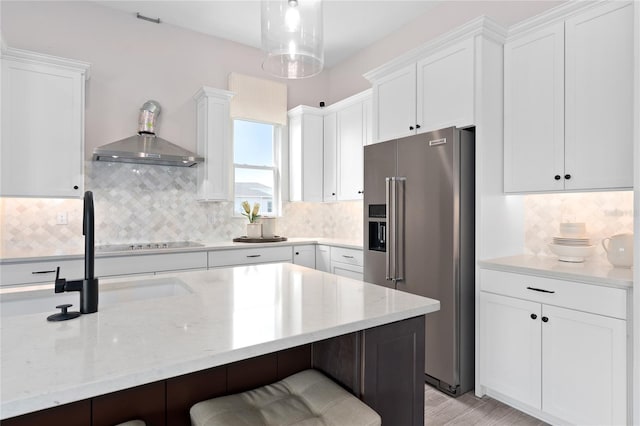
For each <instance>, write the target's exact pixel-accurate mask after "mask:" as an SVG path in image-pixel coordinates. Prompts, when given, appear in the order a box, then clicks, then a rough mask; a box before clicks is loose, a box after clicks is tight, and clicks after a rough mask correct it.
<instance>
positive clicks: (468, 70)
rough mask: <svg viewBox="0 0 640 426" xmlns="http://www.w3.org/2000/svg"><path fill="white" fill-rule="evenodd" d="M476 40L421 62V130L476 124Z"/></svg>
mask: <svg viewBox="0 0 640 426" xmlns="http://www.w3.org/2000/svg"><path fill="white" fill-rule="evenodd" d="M473 43H474V39H472V38H470V39H468V40H465V41H464V42H462V43H458V44H456V45H454V46H451V47H448V48H446V49H443V50H442V51H440V52H437V53H435V54H433V55H431V56H429V57H428V58H425V59H423V60H421V61H419V62H418V63H417V68H416V71H417V75H416V81H417V93H418V96H417V102H418V103H417V121H416V124H417V125H419V126H420V128H419V129H417V132H418V133H422V132H428V131H432V130H438V129H442V128H444V127H451V126H457V127H464V126H469V125H472V124H473V122H474V119H473V110H474V105H473V101H474V92H473V87H474V81H473V78H474V54H473V52H474V48H473Z"/></svg>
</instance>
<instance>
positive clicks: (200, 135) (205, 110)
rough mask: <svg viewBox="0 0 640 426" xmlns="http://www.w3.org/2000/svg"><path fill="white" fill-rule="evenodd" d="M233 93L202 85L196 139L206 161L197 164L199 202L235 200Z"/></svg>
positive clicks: (198, 99) (197, 102)
mask: <svg viewBox="0 0 640 426" xmlns="http://www.w3.org/2000/svg"><path fill="white" fill-rule="evenodd" d="M232 97H233V93H232V92H228V91H226V90H220V89H213V88H210V87H203V88H201V89H200V90H198V92H197V93H196V94H195V95H194V96H193V98H194V99H195V101H196V141H197V147H198V148H197V149H198V154H199V155H201V156H203V157H204V163H202V164H198V166H197V173H198V180H197V194H198V195H197V199H198V201H227V200H231V199H232V195H231V194H232V189H231V182H233V176H232V173H233V142H232V139H231V118H230V117H229V102H230V101H231V98H232Z"/></svg>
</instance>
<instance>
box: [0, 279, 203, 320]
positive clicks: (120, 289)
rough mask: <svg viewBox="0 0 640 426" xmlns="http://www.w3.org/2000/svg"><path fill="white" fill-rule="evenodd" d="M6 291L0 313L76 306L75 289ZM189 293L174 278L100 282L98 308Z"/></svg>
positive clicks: (51, 311) (21, 312) (76, 308)
mask: <svg viewBox="0 0 640 426" xmlns="http://www.w3.org/2000/svg"><path fill="white" fill-rule="evenodd" d="M37 287H38V288H37V289H34V290H25V291H19V290H18V289H15V288H14V289H12V290H15V291H11V292H6V293H3V294H0V317H11V316H16V315H28V314H36V313H40V312H42V313H45V312H46V313H55V312H57V311H58V310H57V309H56V305H62V304H65V303H71V304H73V306H72V307H71V308H70V310H71V311H77V310H79V303H80V300H79V298H78V297H79V295H78V293H77V292H73V293H60V294H55V293H54V292H53V288H47V289H43V288H42V287H43V286H37ZM190 293H192V291H191V289H190V288H189V286H188V285H187V284H185V283H184V282H183V281H181V280H180V279H178V278H173V277H166V278H149V279H139V280H135V281H121V282H116V283H108V284H100V299H99V308H105V307H108V306H113V305H118V304H121V303H129V302H135V301H140V300H148V299H157V298H163V297H173V296H181V295H185V294H190Z"/></svg>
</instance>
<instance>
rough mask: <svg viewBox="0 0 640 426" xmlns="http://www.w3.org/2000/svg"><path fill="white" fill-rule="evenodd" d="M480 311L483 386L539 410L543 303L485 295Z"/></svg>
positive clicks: (481, 298) (482, 298)
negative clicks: (541, 304)
mask: <svg viewBox="0 0 640 426" xmlns="http://www.w3.org/2000/svg"><path fill="white" fill-rule="evenodd" d="M480 312H481V316H482V317H481V320H480V323H481V324H482V328H481V329H480V342H481V348H482V353H481V356H480V360H481V365H480V372H481V375H482V378H481V381H482V384H483V385H485V386H487V387H489V388H491V389H493V390H496V391H498V392H500V393H502V394H504V395H508V396H509V397H511V398H513V399H515V400H518V401H520V402H523V403H524V404H527V405H530V406H532V407H537V408H539V407H540V404H541V396H540V389H541V385H542V384H541V381H540V377H541V369H542V363H541V351H540V347H541V345H542V340H541V333H542V329H541V327H540V317H541V315H540V304H539V303H534V302H529V301H526V300H520V299H514V298H512V297H505V296H499V295H496V294H490V293H482V294H481V297H480ZM534 315H535V316H536V318H535V319H533V316H534Z"/></svg>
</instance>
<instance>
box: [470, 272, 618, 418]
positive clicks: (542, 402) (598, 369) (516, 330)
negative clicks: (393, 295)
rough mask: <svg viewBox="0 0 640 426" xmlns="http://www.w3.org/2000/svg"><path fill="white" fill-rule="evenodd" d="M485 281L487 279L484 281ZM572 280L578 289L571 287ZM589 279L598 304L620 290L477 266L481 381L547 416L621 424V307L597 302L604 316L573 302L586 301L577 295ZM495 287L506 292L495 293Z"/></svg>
mask: <svg viewBox="0 0 640 426" xmlns="http://www.w3.org/2000/svg"><path fill="white" fill-rule="evenodd" d="M485 281H489V282H487V283H486V285H485ZM565 284H566V285H565ZM576 284H577V285H578V286H583V287H584V288H585V292H584V293H582V292H579V291H575V290H576V288H575V285H576ZM590 287H595V288H596V290H597V292H600V293H602V297H603V299H601V300H600V301H601V302H602V305H607V304H609V301H611V300H616V299H619V298H620V292H622V293H626V292H625V290H622V289H614V288H607V287H600V286H594V285H592V284H583V283H573V282H564V281H560V280H553V279H547V278H541V277H534V276H528V275H519V274H512V273H503V272H496V271H484V270H483V271H481V288H482V290H483V291H481V293H480V315H479V318H480V328H479V333H480V334H479V339H478V340H479V345H480V351H479V357H480V359H479V363H478V366H479V368H480V375H479V377H480V385H481V387H482V388H484V390H485V391H486V392H487V393H488V394H489V395H492V396H494V397H497V398H498V399H503V400H504V401H505V402H507V403H513V404H515V405H516V406H518V407H519V408H524V409H528V410H529V411H530V412H532V413H533V414H534V415H535V414H537V415H538V416H540V417H541V418H543V419H544V420H546V421H550V422H552V423H569V424H593V425H621V424H626V423H627V385H628V384H627V322H626V308H625V307H624V306H621V307H620V309H618V310H617V311H616V310H615V309H614V310H612V309H611V306H606V307H604V306H603V311H605V310H606V311H607V313H608V314H609V315H611V316H609V315H603V314H602V312H597V310H598V309H596V312H593V313H591V312H584V311H582V310H578V309H581V308H583V307H585V306H589V305H590V304H591V303H592V301H586V302H585V303H583V301H582V300H580V299H581V298H588V297H589V294H590V293H589V290H590V289H589V288H590ZM501 288H504V293H507V294H510V296H505V295H504V294H495V293H496V292H497V293H501V292H502V291H501ZM488 289H490V290H491V292H488V291H486V290H488ZM514 289H516V290H515V291H516V292H517V291H520V289H521V293H522V294H521V295H518V296H519V297H525V298H529V299H531V300H523V299H521V298H516V297H511V296H512V295H513V293H514ZM606 292H610V293H611V294H610V295H609V296H607V295H606V294H605V293H606ZM528 294H530V296H528ZM585 295H586V296H585ZM564 297H566V298H570V299H572V300H573V301H574V303H575V305H576V306H577V309H568V308H566V307H562V306H555V305H554V304H556V303H558V301H560V300H562V298H564ZM622 305H624V304H622Z"/></svg>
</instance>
